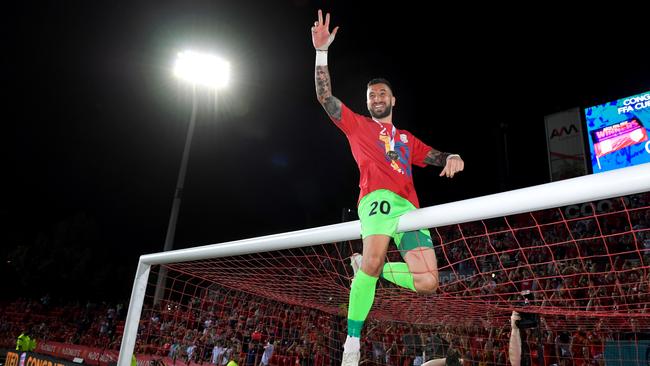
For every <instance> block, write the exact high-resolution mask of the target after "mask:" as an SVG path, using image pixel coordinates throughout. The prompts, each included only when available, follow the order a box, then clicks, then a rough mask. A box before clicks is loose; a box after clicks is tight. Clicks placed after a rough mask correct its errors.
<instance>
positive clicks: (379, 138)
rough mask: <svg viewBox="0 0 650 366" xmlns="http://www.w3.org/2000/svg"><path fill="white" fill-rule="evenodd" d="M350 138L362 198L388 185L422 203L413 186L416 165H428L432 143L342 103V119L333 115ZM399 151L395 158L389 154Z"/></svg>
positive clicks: (405, 196)
mask: <svg viewBox="0 0 650 366" xmlns="http://www.w3.org/2000/svg"><path fill="white" fill-rule="evenodd" d="M332 121H334V124H335V125H336V126H337V127H338V128H340V129H341V130H342V131H343V133H345V136H346V137H347V138H348V142H349V143H350V148H351V149H352V155H353V156H354V160H355V161H356V162H357V166H358V167H359V173H360V175H361V176H360V180H359V188H360V189H361V192H360V194H359V200H361V198H362V197H363V196H365V195H366V194H368V193H370V192H373V191H376V190H378V189H387V190H390V191H391V192H393V193H396V194H398V195H400V196H401V197H404V198H405V199H407V200H408V201H409V202H411V203H412V204H413V205H414V206H415V207H418V208H419V207H420V203H419V202H418V197H417V194H416V193H415V187H414V186H413V174H412V169H411V167H412V165H417V166H420V167H424V166H425V165H426V164H425V163H424V158H425V157H426V156H427V153H428V152H429V151H431V147H430V146H428V145H426V144H425V143H423V142H422V141H420V140H419V139H418V138H416V137H415V136H413V135H412V134H411V133H410V132H408V131H406V130H400V129H397V128H395V129H394V127H393V125H392V124H390V123H380V122H378V121H375V120H373V119H372V118H369V117H366V116H362V115H360V114H357V113H354V112H353V111H351V110H350V109H349V108H348V107H347V106H345V105H342V110H341V120H340V121H337V120H335V119H333V118H332ZM389 151H395V152H396V153H397V155H396V158H397V159H395V160H393V159H391V158H390V157H389V155H388V154H387V153H388V152H389Z"/></svg>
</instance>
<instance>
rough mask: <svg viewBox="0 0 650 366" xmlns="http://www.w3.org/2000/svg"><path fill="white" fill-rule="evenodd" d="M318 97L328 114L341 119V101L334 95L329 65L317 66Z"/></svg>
mask: <svg viewBox="0 0 650 366" xmlns="http://www.w3.org/2000/svg"><path fill="white" fill-rule="evenodd" d="M316 97H317V98H318V101H319V102H320V104H322V105H323V108H325V111H326V112H327V114H329V115H330V116H332V117H333V118H335V119H337V120H339V119H341V101H340V100H338V98H336V97H335V96H333V95H332V84H331V82H330V73H329V70H328V69H327V66H316Z"/></svg>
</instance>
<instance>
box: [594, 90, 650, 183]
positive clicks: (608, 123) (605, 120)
mask: <svg viewBox="0 0 650 366" xmlns="http://www.w3.org/2000/svg"><path fill="white" fill-rule="evenodd" d="M585 121H586V122H587V135H588V138H589V150H590V152H591V166H592V171H593V172H594V173H600V172H606V171H608V170H613V169H618V168H624V167H626V166H632V165H638V164H643V163H648V162H650V140H649V139H648V128H650V92H647V93H642V94H638V95H633V96H631V97H627V98H622V99H619V100H615V101H613V102H609V103H605V104H601V105H597V106H594V107H589V108H586V109H585Z"/></svg>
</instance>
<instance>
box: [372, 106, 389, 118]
mask: <svg viewBox="0 0 650 366" xmlns="http://www.w3.org/2000/svg"><path fill="white" fill-rule="evenodd" d="M392 111H393V106H392V105H390V104H386V108H384V111H383V112H375V110H374V109H372V108H368V112H370V115H371V116H372V118H376V119H381V118H384V117H388V116H389V115H390V113H391V112H392Z"/></svg>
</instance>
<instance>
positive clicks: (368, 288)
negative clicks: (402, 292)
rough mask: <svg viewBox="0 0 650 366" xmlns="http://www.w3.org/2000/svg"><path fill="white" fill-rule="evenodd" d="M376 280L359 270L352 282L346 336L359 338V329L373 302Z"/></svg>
mask: <svg viewBox="0 0 650 366" xmlns="http://www.w3.org/2000/svg"><path fill="white" fill-rule="evenodd" d="M376 286H377V278H376V277H372V276H369V275H367V274H365V273H364V272H363V271H362V270H359V271H358V272H357V274H356V275H355V276H354V279H353V280H352V287H351V288H350V303H349V305H348V335H349V336H352V337H359V338H360V337H361V328H363V322H364V321H365V320H366V317H367V316H368V313H369V312H370V308H372V303H373V302H374V301H375V287H376Z"/></svg>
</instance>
